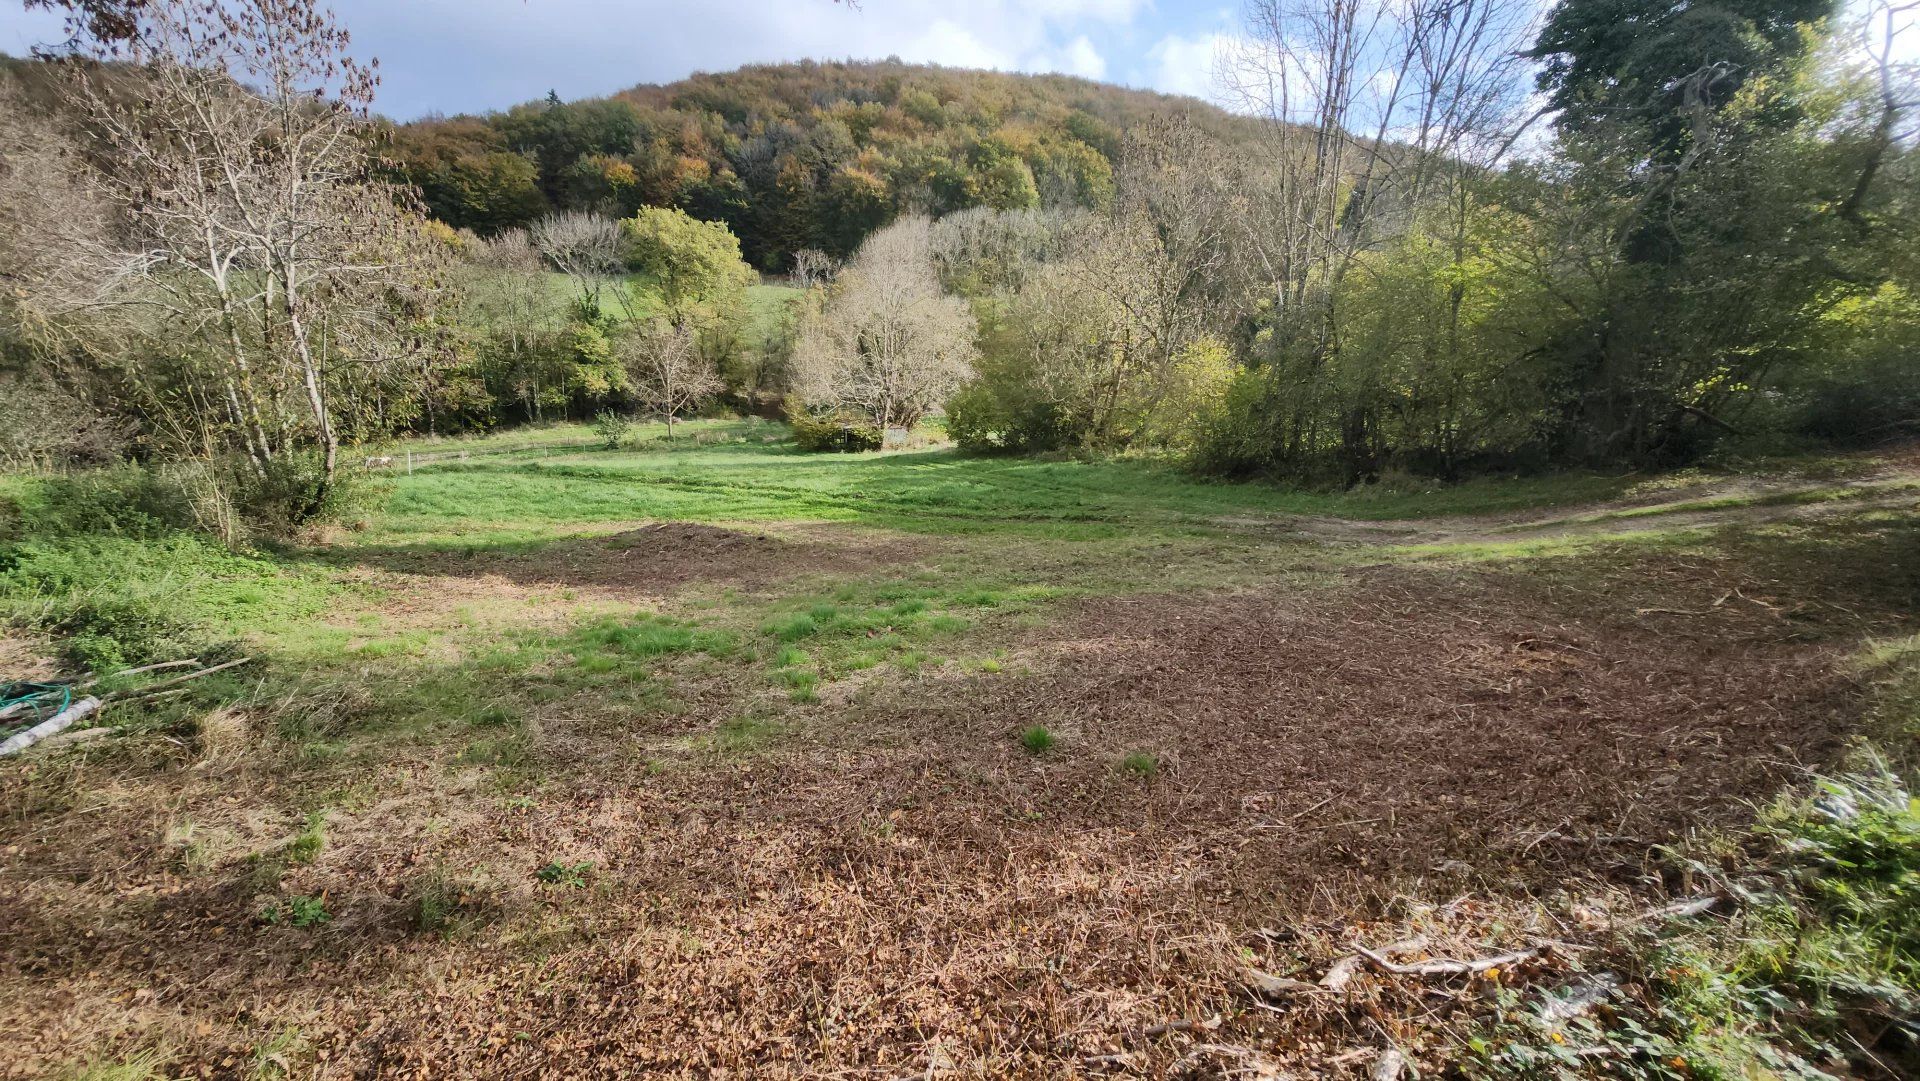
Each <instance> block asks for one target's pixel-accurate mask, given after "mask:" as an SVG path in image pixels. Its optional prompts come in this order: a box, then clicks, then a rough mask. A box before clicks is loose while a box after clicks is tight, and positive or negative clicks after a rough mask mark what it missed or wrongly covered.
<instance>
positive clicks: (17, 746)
mask: <svg viewBox="0 0 1920 1081" xmlns="http://www.w3.org/2000/svg"><path fill="white" fill-rule="evenodd" d="M100 704H101V703H100V699H98V698H94V697H93V696H91V695H89V696H87V697H86V698H82V699H81V700H80V701H78V702H75V703H73V704H72V705H69V706H68V707H67V708H66V709H63V710H61V711H60V712H58V713H56V714H54V715H53V716H51V717H48V718H47V719H46V720H44V721H41V722H40V723H39V724H36V725H34V726H33V727H32V728H29V729H27V730H26V731H25V732H16V733H14V734H13V735H11V736H9V737H7V739H6V741H5V742H0V758H6V757H8V756H9V755H16V754H19V753H20V752H21V751H24V750H26V749H27V748H28V747H31V746H33V745H34V744H36V743H38V742H40V741H41V740H43V739H46V738H47V737H48V736H51V735H53V734H54V733H55V732H60V731H64V730H65V729H66V727H67V726H68V725H70V724H72V723H73V722H75V721H77V720H79V719H80V718H82V717H88V716H91V715H92V714H93V713H94V711H95V710H98V709H99V708H100Z"/></svg>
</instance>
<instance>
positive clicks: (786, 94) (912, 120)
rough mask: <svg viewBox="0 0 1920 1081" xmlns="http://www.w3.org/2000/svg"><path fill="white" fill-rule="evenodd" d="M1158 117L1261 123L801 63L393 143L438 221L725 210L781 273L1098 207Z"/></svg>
mask: <svg viewBox="0 0 1920 1081" xmlns="http://www.w3.org/2000/svg"><path fill="white" fill-rule="evenodd" d="M1164 116H1178V117H1180V118H1182V119H1184V120H1186V121H1188V122H1190V123H1192V124H1193V125H1194V126H1196V127H1198V128H1200V129H1201V130H1203V131H1205V132H1207V133H1209V134H1212V135H1214V136H1216V137H1217V138H1220V139H1221V140H1223V141H1225V142H1228V143H1239V142H1247V141H1252V140H1254V139H1257V138H1259V136H1260V131H1261V129H1260V127H1259V125H1258V124H1256V123H1255V122H1253V121H1251V120H1249V119H1245V118H1241V117H1237V116H1234V115H1233V114H1231V113H1228V112H1226V111H1224V110H1222V109H1219V108H1216V107H1214V106H1212V105H1208V104H1206V103H1205V102H1201V101H1198V100H1195V99H1193V98H1185V97H1178V96H1173V95H1168V94H1160V93H1155V92H1152V91H1145V90H1130V89H1126V88H1123V87H1118V86H1111V85H1107V84H1103V83H1096V82H1091V81H1089V80H1086V79H1079V78H1073V77H1070V76H1065V75H1014V74H1006V73H1001V72H985V71H969V70H962V69H954V68H943V67H937V66H927V65H916V64H905V63H901V62H899V61H897V60H886V61H879V62H861V63H849V62H840V63H816V62H814V61H801V62H798V63H792V64H777V65H756V66H752V67H745V68H741V69H739V70H738V71H733V72H728V73H724V74H699V75H694V76H693V77H691V78H688V79H683V80H681V81H679V82H675V83H670V84H667V85H665V86H653V85H648V86H637V87H634V88H633V89H631V90H626V91H623V92H621V93H619V94H615V95H613V96H612V97H609V98H600V99H590V100H581V101H574V102H563V101H560V100H559V99H558V98H557V97H555V96H552V95H549V97H548V98H547V99H546V100H545V101H536V102H530V103H528V104H525V105H519V106H516V107H514V108H512V109H509V110H507V111H506V112H503V113H494V114H490V115H486V116H456V117H449V118H432V119H427V120H421V121H417V122H415V123H411V124H404V125H400V126H398V127H397V128H396V129H395V131H394V148H393V150H394V154H395V157H396V158H397V160H398V161H399V162H400V163H401V165H402V167H403V168H404V170H405V172H406V175H407V177H408V178H409V179H410V180H412V181H413V182H414V183H415V184H417V185H418V186H419V187H420V190H421V191H422V193H423V194H424V196H425V198H426V201H427V205H428V207H429V208H430V209H431V210H432V211H433V213H434V214H435V215H436V216H438V217H439V218H440V219H441V220H443V221H445V222H447V223H448V224H449V225H453V226H456V227H461V228H470V229H473V230H475V231H477V232H481V233H488V232H492V231H497V230H499V229H503V228H509V227H513V226H519V225H525V224H528V223H529V222H531V221H533V220H534V219H536V218H538V217H539V216H541V215H542V214H545V213H547V212H549V211H551V210H555V209H560V210H569V209H596V210H604V211H606V212H608V213H610V214H613V215H616V216H626V215H628V214H631V213H632V212H633V211H634V210H635V209H637V208H638V207H641V206H671V207H676V208H678V209H681V210H685V211H686V212H688V213H689V214H692V215H693V216H695V217H697V218H702V219H706V220H710V221H722V222H725V223H726V224H727V225H728V227H729V228H731V229H732V230H733V232H734V233H735V235H737V236H738V237H739V238H740V243H741V246H742V249H743V250H744V252H745V254H746V256H747V259H748V260H749V261H750V262H752V263H754V264H755V265H756V266H758V267H761V268H762V269H766V270H781V269H784V268H785V267H786V266H787V265H788V264H789V263H790V260H791V258H792V254H793V253H794V252H795V251H799V250H803V249H807V248H817V249H820V250H822V251H825V252H827V253H828V254H830V255H833V256H835V257H844V256H846V255H848V254H850V253H851V252H852V251H853V249H854V248H855V247H856V246H858V244H859V242H860V241H861V239H862V238H864V237H865V236H867V235H868V234H869V233H871V232H872V231H873V230H874V229H875V228H877V227H878V226H880V225H881V224H883V223H885V222H886V221H888V220H890V219H892V218H893V217H895V216H896V215H897V214H899V213H901V212H903V211H919V212H924V213H928V214H931V215H934V216H938V215H941V214H946V213H949V212H951V211H954V210H961V209H965V208H968V207H976V206H985V207H992V208H995V209H1003V210H1008V209H1022V208H1031V207H1039V206H1081V207H1088V208H1101V207H1104V206H1105V205H1106V204H1107V203H1108V202H1110V201H1111V199H1112V197H1113V165H1114V160H1115V158H1116V156H1117V154H1118V152H1119V143H1120V139H1121V133H1122V132H1123V131H1125V130H1127V129H1128V128H1129V127H1131V126H1133V125H1136V124H1139V123H1142V122H1145V121H1146V120H1148V119H1149V118H1150V117H1164Z"/></svg>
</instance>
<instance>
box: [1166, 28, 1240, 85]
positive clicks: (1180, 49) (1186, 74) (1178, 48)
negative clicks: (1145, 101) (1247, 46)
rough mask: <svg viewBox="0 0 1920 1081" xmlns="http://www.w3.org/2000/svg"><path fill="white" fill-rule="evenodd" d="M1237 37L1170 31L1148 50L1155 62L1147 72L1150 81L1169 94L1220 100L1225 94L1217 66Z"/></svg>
mask: <svg viewBox="0 0 1920 1081" xmlns="http://www.w3.org/2000/svg"><path fill="white" fill-rule="evenodd" d="M1234 41H1235V39H1234V38H1233V37H1232V36H1231V35H1229V34H1221V33H1214V34H1199V35H1196V36H1194V37H1182V36H1181V35H1179V34H1168V35H1167V36H1166V37H1163V38H1161V39H1160V40H1159V41H1158V42H1156V43H1155V44H1154V46H1153V48H1151V49H1148V50H1147V59H1148V60H1149V61H1150V62H1151V63H1152V65H1153V66H1152V67H1151V68H1150V69H1149V71H1148V73H1147V76H1146V81H1147V84H1148V85H1149V86H1152V87H1153V88H1154V89H1155V90H1164V91H1166V92H1167V93H1169V94H1187V95H1190V96H1192V97H1196V98H1203V99H1205V100H1207V101H1218V100H1220V99H1221V98H1222V97H1223V95H1222V94H1221V93H1220V86H1219V83H1218V80H1217V79H1216V78H1215V69H1216V67H1217V65H1218V62H1219V59H1220V57H1221V56H1222V55H1223V53H1224V51H1225V50H1227V49H1228V48H1230V47H1231V46H1232V45H1233V44H1234Z"/></svg>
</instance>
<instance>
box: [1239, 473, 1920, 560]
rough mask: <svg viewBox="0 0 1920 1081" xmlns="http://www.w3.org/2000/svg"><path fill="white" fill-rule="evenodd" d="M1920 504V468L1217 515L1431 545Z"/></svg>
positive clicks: (1374, 542) (1278, 528) (1331, 539)
mask: <svg viewBox="0 0 1920 1081" xmlns="http://www.w3.org/2000/svg"><path fill="white" fill-rule="evenodd" d="M1917 506H1920V474H1911V473H1904V472H1902V473H1899V474H1895V475H1883V476H1878V477H1874V478H1871V479H1861V480H1851V481H1843V482H1837V483H1836V482H1831V481H1827V482H1809V481H1805V480H1792V479H1774V480H1769V479H1766V478H1738V479H1733V480H1728V481H1724V482H1718V483H1714V484H1706V485H1699V486H1695V487H1692V488H1688V489H1686V490H1684V492H1683V494H1680V495H1671V494H1669V495H1667V496H1665V497H1663V498H1658V499H1652V500H1647V501H1643V502H1633V501H1627V502H1615V503H1608V504H1603V505H1602V506H1601V507H1598V508H1589V509H1585V510H1581V511H1578V512H1575V513H1552V514H1517V515H1516V514H1506V515H1473V516H1466V517H1460V518H1433V519H1424V520H1421V521H1419V522H1367V521H1359V520H1355V519H1349V518H1327V517H1311V516H1297V517H1288V518H1273V519H1268V518H1251V517H1245V516H1239V517H1223V518H1216V519H1214V521H1215V522H1216V523H1217V524H1220V525H1225V526H1228V527H1231V528H1234V529H1240V530H1250V531H1257V532H1262V533H1272V534H1277V535H1282V536H1295V537H1302V538H1307V539H1312V540H1316V541H1320V542H1322V543H1326V544H1330V545H1337V546H1389V547H1424V546H1440V545H1482V544H1508V543H1516V542H1527V541H1542V542H1546V541H1555V540H1567V539H1575V538H1582V537H1604V536H1630V535H1633V534H1639V533H1650V532H1663V533H1666V532H1681V531H1689V530H1708V529H1717V528H1721V527H1724V526H1729V525H1757V524H1763V523H1768V522H1781V521H1798V520H1807V519H1815V518H1824V517H1830V516H1834V515H1842V514H1859V513H1862V512H1865V511H1874V510H1913V509H1915V508H1916V507H1917Z"/></svg>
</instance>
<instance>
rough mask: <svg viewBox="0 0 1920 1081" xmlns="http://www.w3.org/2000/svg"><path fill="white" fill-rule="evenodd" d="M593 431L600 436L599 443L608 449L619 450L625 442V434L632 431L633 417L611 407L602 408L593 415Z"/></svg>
mask: <svg viewBox="0 0 1920 1081" xmlns="http://www.w3.org/2000/svg"><path fill="white" fill-rule="evenodd" d="M593 431H594V434H596V435H598V436H599V437H600V445H601V446H603V447H605V448H607V449H608V450H619V449H620V444H622V443H624V442H626V439H627V434H628V433H629V432H631V431H633V419H632V418H631V417H628V416H627V415H625V414H624V413H616V412H614V411H613V410H611V409H602V410H601V411H600V412H598V413H595V414H594V415H593Z"/></svg>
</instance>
